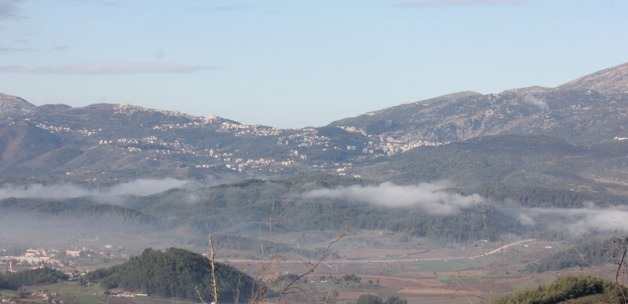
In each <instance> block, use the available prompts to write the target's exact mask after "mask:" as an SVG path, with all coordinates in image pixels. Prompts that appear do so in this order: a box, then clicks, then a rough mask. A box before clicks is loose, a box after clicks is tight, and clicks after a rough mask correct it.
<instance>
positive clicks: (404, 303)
mask: <svg viewBox="0 0 628 304" xmlns="http://www.w3.org/2000/svg"><path fill="white" fill-rule="evenodd" d="M384 304H408V300H406V299H402V298H400V297H398V296H392V297H390V298H388V299H386V302H384Z"/></svg>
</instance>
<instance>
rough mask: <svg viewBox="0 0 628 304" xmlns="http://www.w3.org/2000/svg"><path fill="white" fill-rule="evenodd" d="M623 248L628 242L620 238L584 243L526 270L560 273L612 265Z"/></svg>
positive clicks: (540, 261) (544, 259) (532, 265)
mask: <svg viewBox="0 0 628 304" xmlns="http://www.w3.org/2000/svg"><path fill="white" fill-rule="evenodd" d="M622 246H626V242H625V241H624V240H622V239H620V238H613V239H606V240H603V239H592V240H587V241H582V242H579V243H578V245H575V246H573V247H571V248H567V249H565V250H561V251H560V252H558V253H555V254H553V255H550V256H547V257H544V258H542V259H540V260H539V261H536V262H534V263H531V264H529V265H528V266H527V267H526V270H527V271H529V272H545V271H558V270H562V269H566V268H572V267H590V266H595V265H601V264H605V263H612V262H615V261H616V260H617V257H618V256H619V254H620V252H621V250H622V248H623V247H622Z"/></svg>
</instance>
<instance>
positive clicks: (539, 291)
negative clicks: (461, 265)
mask: <svg viewBox="0 0 628 304" xmlns="http://www.w3.org/2000/svg"><path fill="white" fill-rule="evenodd" d="M623 295H628V289H626V288H625V287H621V286H617V285H615V284H613V283H610V282H608V281H604V280H602V279H599V278H594V277H566V278H560V279H558V280H557V281H555V282H554V283H552V284H550V285H547V286H540V287H538V288H536V289H531V290H525V291H520V292H517V293H515V294H513V295H511V296H508V297H505V298H502V299H499V300H497V301H495V302H494V304H558V303H563V302H565V301H570V300H576V299H580V298H584V297H587V301H586V302H577V301H570V302H569V303H607V304H624V303H625V299H624V297H623Z"/></svg>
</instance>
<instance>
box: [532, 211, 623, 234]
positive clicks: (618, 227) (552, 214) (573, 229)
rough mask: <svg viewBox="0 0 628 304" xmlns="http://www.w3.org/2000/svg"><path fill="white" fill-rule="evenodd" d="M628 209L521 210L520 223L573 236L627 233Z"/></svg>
mask: <svg viewBox="0 0 628 304" xmlns="http://www.w3.org/2000/svg"><path fill="white" fill-rule="evenodd" d="M626 219H628V208H626V207H621V206H611V207H598V206H596V205H594V204H587V206H585V207H583V208H575V209H567V208H530V209H522V210H521V216H520V221H521V223H523V224H526V225H541V226H546V227H547V228H549V229H552V230H557V231H567V232H570V233H572V234H575V235H581V234H585V233H590V232H602V233H608V232H628V221H626Z"/></svg>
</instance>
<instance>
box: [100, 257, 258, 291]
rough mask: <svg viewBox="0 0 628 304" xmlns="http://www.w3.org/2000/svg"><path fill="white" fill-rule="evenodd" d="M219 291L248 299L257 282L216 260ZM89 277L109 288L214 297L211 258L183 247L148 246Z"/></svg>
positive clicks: (256, 286)
mask: <svg viewBox="0 0 628 304" xmlns="http://www.w3.org/2000/svg"><path fill="white" fill-rule="evenodd" d="M216 277H217V280H218V288H219V295H220V297H221V298H223V299H229V300H232V299H234V298H240V299H242V300H244V299H248V297H250V295H251V294H252V292H253V291H255V290H256V289H257V288H262V286H261V285H260V286H258V285H257V284H256V281H255V280H253V278H251V277H250V276H248V275H247V274H245V273H243V272H241V271H239V270H237V269H235V268H233V267H231V266H228V265H225V264H221V263H217V264H216ZM88 280H90V281H92V282H100V284H101V285H102V286H103V287H104V288H107V289H113V288H121V289H125V290H133V291H137V292H141V293H146V294H149V295H156V296H161V297H176V298H187V299H195V300H200V299H199V298H200V297H202V298H203V300H204V301H210V300H213V299H212V296H211V294H212V293H211V290H210V286H209V285H210V284H209V282H210V281H211V273H210V265H209V260H208V259H207V258H205V257H204V256H202V255H200V254H196V253H193V252H190V251H186V250H183V249H176V248H170V249H167V250H165V251H159V250H153V249H146V250H144V252H143V253H142V254H141V255H140V256H137V257H133V258H131V259H130V260H129V261H128V262H126V263H124V264H122V265H118V266H114V267H111V268H108V269H100V270H97V271H94V272H91V273H89V274H88Z"/></svg>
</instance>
